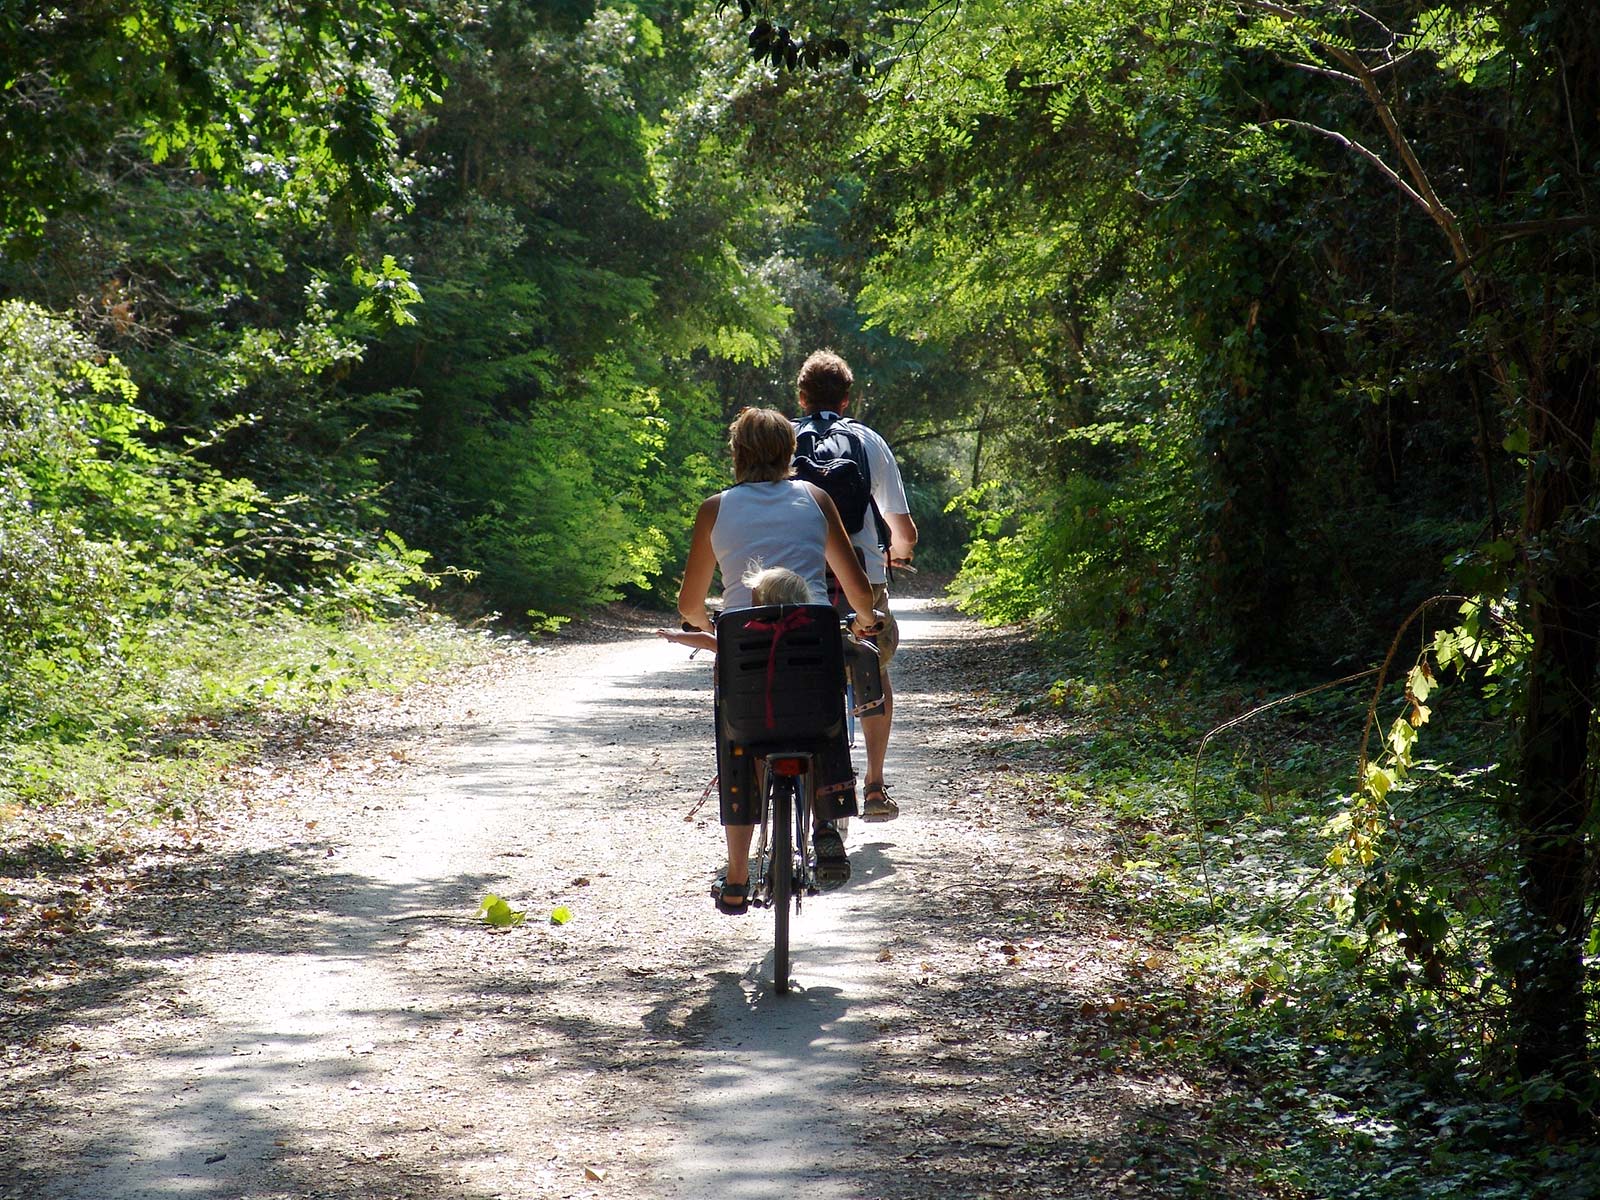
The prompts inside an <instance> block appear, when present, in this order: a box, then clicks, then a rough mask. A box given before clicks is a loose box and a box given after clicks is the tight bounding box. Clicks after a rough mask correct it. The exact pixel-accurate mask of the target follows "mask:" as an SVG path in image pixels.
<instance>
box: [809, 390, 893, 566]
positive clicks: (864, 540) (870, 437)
mask: <svg viewBox="0 0 1600 1200" xmlns="http://www.w3.org/2000/svg"><path fill="white" fill-rule="evenodd" d="M815 415H816V416H819V417H820V416H822V415H824V414H822V413H816V414H815ZM844 420H845V421H847V422H848V428H849V430H850V432H851V433H854V434H858V435H859V436H860V438H861V444H862V446H863V447H864V448H865V449H866V452H867V466H868V468H869V469H870V470H871V473H872V499H873V501H874V502H875V503H876V504H877V506H878V511H879V512H881V513H885V514H887V513H910V512H911V505H909V504H907V503H906V485H905V482H904V481H903V480H902V479H901V478H900V464H899V463H897V462H895V460H894V451H892V450H890V449H889V443H888V442H886V441H884V440H883V438H882V437H880V436H879V435H878V433H877V431H876V430H873V429H869V428H867V427H866V426H865V425H863V424H862V423H861V422H860V421H853V420H850V418H848V417H846V418H844ZM850 541H851V542H852V543H854V545H855V546H856V548H857V549H858V550H860V551H861V553H862V554H863V555H864V556H865V557H866V563H865V566H866V571H867V582H869V583H875V584H882V583H886V582H888V579H889V570H888V568H889V556H888V555H887V554H886V553H884V550H883V547H881V546H879V545H878V530H877V527H876V522H875V521H874V520H873V519H872V514H871V513H870V512H869V513H868V514H867V519H866V520H865V521H863V522H862V523H861V529H860V531H859V532H856V533H852V534H851V535H850Z"/></svg>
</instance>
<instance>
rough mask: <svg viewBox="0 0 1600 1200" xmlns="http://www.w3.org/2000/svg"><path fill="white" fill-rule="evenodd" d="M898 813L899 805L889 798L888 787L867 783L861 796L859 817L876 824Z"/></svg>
mask: <svg viewBox="0 0 1600 1200" xmlns="http://www.w3.org/2000/svg"><path fill="white" fill-rule="evenodd" d="M899 815H900V806H899V805H898V804H896V803H895V802H894V801H893V800H891V799H889V789H888V788H886V787H884V786H883V784H881V783H869V784H867V786H866V787H865V789H863V794H862V797H861V819H862V820H863V821H870V822H872V823H874V824H877V823H879V822H881V821H892V820H894V819H895V818H896V817H898V816H899Z"/></svg>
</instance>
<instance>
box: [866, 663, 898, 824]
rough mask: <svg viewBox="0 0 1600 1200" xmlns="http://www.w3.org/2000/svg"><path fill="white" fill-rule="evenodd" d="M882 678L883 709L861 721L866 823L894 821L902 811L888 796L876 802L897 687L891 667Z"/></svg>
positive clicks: (882, 673)
mask: <svg viewBox="0 0 1600 1200" xmlns="http://www.w3.org/2000/svg"><path fill="white" fill-rule="evenodd" d="M880 675H881V676H882V678H883V706H882V707H881V708H879V709H877V710H876V711H875V712H874V713H873V714H872V715H870V716H864V717H862V718H861V740H862V741H864V742H865V743H866V745H867V775H866V779H865V780H863V781H862V789H861V791H862V807H861V819H862V820H864V821H892V820H894V819H895V817H897V816H899V815H900V810H899V809H898V808H897V807H896V806H895V803H894V801H893V800H890V799H888V797H887V795H885V796H883V797H882V799H881V800H878V801H877V802H876V803H874V797H873V791H874V789H881V788H882V787H883V785H884V783H883V761H884V759H885V758H886V757H887V756H888V754H889V730H890V727H891V726H892V725H893V723H894V687H893V685H892V684H891V683H890V682H889V668H888V667H883V668H882V669H881V670H880Z"/></svg>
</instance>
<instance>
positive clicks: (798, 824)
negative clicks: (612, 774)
mask: <svg viewBox="0 0 1600 1200" xmlns="http://www.w3.org/2000/svg"><path fill="white" fill-rule="evenodd" d="M847 624H848V619H845V620H841V619H840V616H839V614H838V613H837V612H836V611H835V610H834V609H833V607H832V606H830V605H826V604H783V605H766V606H763V607H760V608H744V609H734V610H729V611H724V612H723V613H721V614H720V616H719V617H718V618H717V620H716V631H717V665H716V689H717V711H718V713H719V720H720V722H721V729H720V730H719V734H720V735H721V736H724V737H726V738H727V739H728V741H729V742H730V743H731V745H732V747H733V752H734V753H735V754H750V755H752V756H754V757H755V758H756V759H757V760H758V762H762V763H764V764H765V771H764V774H765V781H764V783H763V786H762V788H761V794H762V806H761V825H760V838H759V841H758V842H757V844H756V846H755V848H754V849H753V851H752V853H751V857H750V892H749V896H750V903H751V904H753V905H755V906H756V907H760V908H771V909H772V913H773V989H774V990H775V991H776V992H778V993H780V994H782V993H785V992H787V991H788V990H789V982H790V979H789V930H790V918H791V910H792V913H793V914H798V913H799V912H800V910H801V906H802V902H803V900H804V897H806V896H808V895H815V894H817V892H818V891H819V890H820V889H819V888H818V885H817V875H816V870H817V862H816V852H815V847H814V846H813V845H812V839H811V830H812V827H813V820H814V818H815V814H816V801H817V795H816V791H817V782H816V761H817V759H818V757H819V756H820V754H821V751H822V749H823V747H824V746H825V745H826V743H827V742H828V740H829V739H831V738H835V737H837V736H838V735H839V732H840V729H841V727H842V726H843V723H844V721H845V702H844V697H845V671H844V643H843V628H844V626H846V625H847ZM780 679H781V685H780V682H779V681H780Z"/></svg>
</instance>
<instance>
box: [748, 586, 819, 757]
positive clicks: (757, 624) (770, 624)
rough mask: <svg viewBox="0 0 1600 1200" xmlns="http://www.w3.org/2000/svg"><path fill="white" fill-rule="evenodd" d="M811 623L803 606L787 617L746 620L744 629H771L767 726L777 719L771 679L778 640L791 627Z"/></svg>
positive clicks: (774, 670)
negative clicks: (773, 707) (767, 619)
mask: <svg viewBox="0 0 1600 1200" xmlns="http://www.w3.org/2000/svg"><path fill="white" fill-rule="evenodd" d="M809 624H811V614H810V613H808V612H807V611H806V610H805V609H803V608H797V609H795V610H794V611H793V612H792V613H790V614H789V615H788V616H787V617H783V618H782V619H780V620H777V621H746V622H745V626H744V627H745V628H746V629H759V630H767V629H770V630H772V647H771V648H770V649H769V650H768V651H767V695H766V700H767V728H768V729H773V728H776V727H777V724H778V720H777V718H776V717H774V716H773V715H772V681H773V679H774V678H775V677H776V676H777V674H778V640H779V639H780V638H782V637H783V635H784V634H786V633H788V632H789V631H790V630H793V629H804V628H805V627H806V626H807V625H809Z"/></svg>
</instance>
